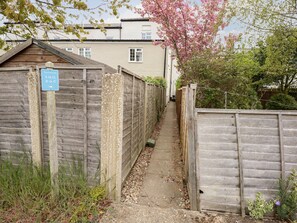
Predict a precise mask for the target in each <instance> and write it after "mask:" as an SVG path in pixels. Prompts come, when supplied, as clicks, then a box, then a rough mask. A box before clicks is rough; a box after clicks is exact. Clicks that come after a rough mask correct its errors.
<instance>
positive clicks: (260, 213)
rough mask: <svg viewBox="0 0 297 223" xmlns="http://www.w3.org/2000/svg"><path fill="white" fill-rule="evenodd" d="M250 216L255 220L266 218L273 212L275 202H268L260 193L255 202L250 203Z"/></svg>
mask: <svg viewBox="0 0 297 223" xmlns="http://www.w3.org/2000/svg"><path fill="white" fill-rule="evenodd" d="M248 210H249V214H250V216H251V217H252V218H254V219H263V218H264V216H265V215H266V214H267V213H269V212H272V210H273V201H269V202H266V201H265V199H264V198H263V195H262V194H261V193H260V192H258V193H257V194H256V199H255V200H254V201H249V202H248Z"/></svg>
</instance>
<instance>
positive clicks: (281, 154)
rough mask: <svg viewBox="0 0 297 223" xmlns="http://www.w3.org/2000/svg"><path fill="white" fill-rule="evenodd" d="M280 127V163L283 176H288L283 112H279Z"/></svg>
mask: <svg viewBox="0 0 297 223" xmlns="http://www.w3.org/2000/svg"><path fill="white" fill-rule="evenodd" d="M278 129H279V148H280V163H281V178H282V179H283V180H284V179H285V177H286V174H285V173H286V169H285V168H286V167H285V151H284V127H283V117H282V114H278Z"/></svg>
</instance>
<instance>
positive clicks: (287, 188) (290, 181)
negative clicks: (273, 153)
mask: <svg viewBox="0 0 297 223" xmlns="http://www.w3.org/2000/svg"><path fill="white" fill-rule="evenodd" d="M274 207H275V214H276V216H277V217H278V218H279V219H280V220H287V221H289V222H295V221H296V220H297V171H296V170H294V169H293V170H292V172H291V174H290V175H289V176H288V177H287V178H286V179H279V188H278V193H277V195H276V199H275V200H270V201H265V199H264V198H263V195H262V194H261V193H257V195H256V199H255V200H254V201H249V202H248V210H249V214H250V216H251V217H252V218H254V219H263V217H265V215H266V214H268V213H271V212H272V211H273V208H274Z"/></svg>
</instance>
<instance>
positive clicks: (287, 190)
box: [276, 170, 297, 221]
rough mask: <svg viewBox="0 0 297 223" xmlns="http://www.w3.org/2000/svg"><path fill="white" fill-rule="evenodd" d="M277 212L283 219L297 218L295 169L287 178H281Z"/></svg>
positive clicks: (296, 178) (296, 177) (296, 179)
mask: <svg viewBox="0 0 297 223" xmlns="http://www.w3.org/2000/svg"><path fill="white" fill-rule="evenodd" d="M276 214H277V216H278V217H279V218H280V219H282V220H291V221H293V220H297V218H296V214H297V172H296V170H293V171H292V173H291V174H290V176H288V177H287V178H286V179H284V180H282V179H280V180H279V192H278V201H277V203H276Z"/></svg>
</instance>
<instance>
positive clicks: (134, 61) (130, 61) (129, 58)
mask: <svg viewBox="0 0 297 223" xmlns="http://www.w3.org/2000/svg"><path fill="white" fill-rule="evenodd" d="M131 50H134V53H135V55H134V60H131ZM128 52H129V53H128V55H129V57H128V62H129V63H142V62H143V48H139V47H135V48H134V47H131V48H129V49H128ZM137 52H141V60H139V61H137V60H136V54H137Z"/></svg>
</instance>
